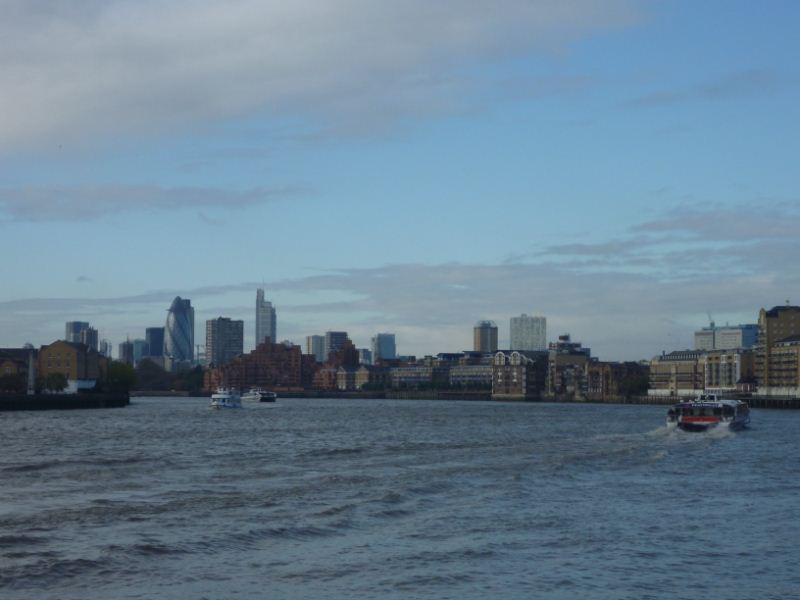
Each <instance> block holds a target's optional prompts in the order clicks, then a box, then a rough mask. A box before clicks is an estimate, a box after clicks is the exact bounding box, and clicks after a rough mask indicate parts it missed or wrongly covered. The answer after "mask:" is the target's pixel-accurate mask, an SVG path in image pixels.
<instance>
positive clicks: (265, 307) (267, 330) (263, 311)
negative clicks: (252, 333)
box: [256, 288, 278, 348]
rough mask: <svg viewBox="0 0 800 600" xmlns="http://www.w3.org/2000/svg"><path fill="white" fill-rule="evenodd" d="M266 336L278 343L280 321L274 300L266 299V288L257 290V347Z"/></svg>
mask: <svg viewBox="0 0 800 600" xmlns="http://www.w3.org/2000/svg"><path fill="white" fill-rule="evenodd" d="M266 338H269V339H270V341H271V342H272V343H273V344H277V343H278V323H277V317H276V315H275V307H274V306H272V302H269V301H268V300H264V290H262V289H261V288H259V289H258V290H256V348H258V345H259V344H260V343H262V342H263V341H264V340H265V339H266Z"/></svg>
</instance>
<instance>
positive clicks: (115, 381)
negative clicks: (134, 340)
mask: <svg viewBox="0 0 800 600" xmlns="http://www.w3.org/2000/svg"><path fill="white" fill-rule="evenodd" d="M135 385H136V371H134V370H133V367H132V366H130V365H129V364H127V363H124V362H120V361H118V360H115V361H112V362H111V364H109V365H108V379H107V380H106V389H107V391H110V392H129V391H131V390H132V389H133V387H134V386H135Z"/></svg>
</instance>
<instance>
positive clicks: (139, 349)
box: [131, 340, 150, 366]
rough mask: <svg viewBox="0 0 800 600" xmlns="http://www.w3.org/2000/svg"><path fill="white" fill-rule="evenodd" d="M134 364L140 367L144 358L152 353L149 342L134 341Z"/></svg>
mask: <svg viewBox="0 0 800 600" xmlns="http://www.w3.org/2000/svg"><path fill="white" fill-rule="evenodd" d="M131 344H133V364H134V366H136V365H138V364H139V362H140V361H141V360H142V357H144V356H147V355H148V354H149V353H150V347H149V346H148V345H147V340H133V341H132V342H131Z"/></svg>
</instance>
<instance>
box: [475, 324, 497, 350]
mask: <svg viewBox="0 0 800 600" xmlns="http://www.w3.org/2000/svg"><path fill="white" fill-rule="evenodd" d="M472 334H473V346H472V349H473V350H474V351H475V352H497V325H495V324H494V322H493V321H478V322H477V323H476V324H475V327H474V328H473V330H472Z"/></svg>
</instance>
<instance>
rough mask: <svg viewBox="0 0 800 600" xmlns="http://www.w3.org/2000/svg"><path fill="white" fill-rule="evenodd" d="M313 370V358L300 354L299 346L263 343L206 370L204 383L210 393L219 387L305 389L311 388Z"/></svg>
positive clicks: (314, 365) (314, 362) (314, 364)
mask: <svg viewBox="0 0 800 600" xmlns="http://www.w3.org/2000/svg"><path fill="white" fill-rule="evenodd" d="M315 369H316V361H315V360H314V357H313V356H310V355H307V354H303V353H302V351H301V349H300V346H294V345H286V344H273V343H272V342H270V341H266V342H264V343H261V344H259V345H258V347H256V349H255V350H253V351H252V352H250V353H248V354H242V355H240V356H237V357H236V358H234V359H233V360H232V361H231V362H230V363H228V364H227V365H224V366H222V367H217V368H213V369H209V370H207V371H206V373H205V380H204V383H205V389H206V390H209V391H210V390H215V389H216V388H217V387H221V386H225V387H235V388H238V389H240V390H246V389H249V388H251V387H261V388H266V389H289V388H305V387H309V386H310V385H311V382H312V379H313V377H314V371H315Z"/></svg>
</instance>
